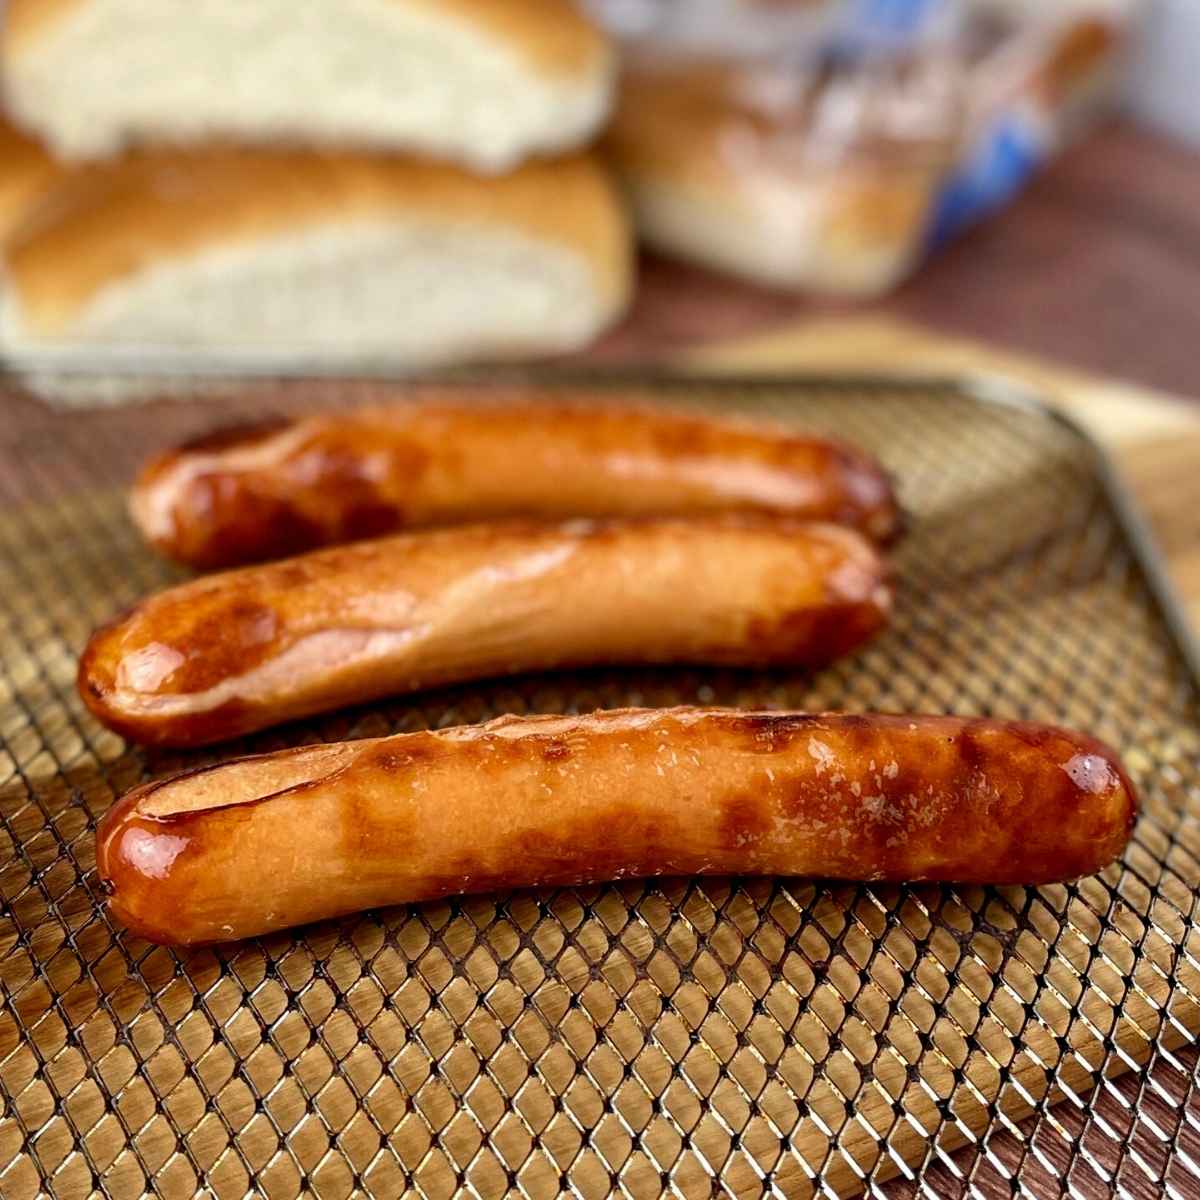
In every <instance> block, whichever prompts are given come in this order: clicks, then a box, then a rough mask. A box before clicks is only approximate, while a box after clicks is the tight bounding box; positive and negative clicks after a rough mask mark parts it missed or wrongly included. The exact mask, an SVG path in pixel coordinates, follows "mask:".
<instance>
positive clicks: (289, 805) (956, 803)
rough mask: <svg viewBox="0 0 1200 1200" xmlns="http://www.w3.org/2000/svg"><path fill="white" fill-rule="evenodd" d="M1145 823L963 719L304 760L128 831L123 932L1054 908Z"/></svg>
mask: <svg viewBox="0 0 1200 1200" xmlns="http://www.w3.org/2000/svg"><path fill="white" fill-rule="evenodd" d="M1136 810H1137V798H1136V795H1135V793H1134V790H1133V788H1132V786H1131V784H1130V783H1129V781H1128V779H1127V778H1126V776H1125V774H1124V772H1123V771H1122V769H1121V766H1120V764H1119V762H1118V761H1117V758H1116V756H1115V755H1114V754H1113V752H1112V751H1111V750H1110V749H1108V748H1107V747H1106V746H1104V745H1103V744H1102V743H1100V742H1097V741H1096V740H1095V739H1093V738H1090V737H1086V736H1084V735H1082V734H1077V733H1070V732H1066V731H1064V730H1060V729H1055V728H1053V727H1050V726H1044V725H1032V724H1026V723H1020V722H1003V721H992V720H973V719H963V718H957V717H904V716H848V715H843V714H837V715H811V714H807V715H806V714H797V713H775V712H770V713H768V712H740V711H733V710H729V709H703V708H699V709H697V708H676V709H663V710H649V709H625V710H617V711H608V712H597V713H594V714H592V715H590V716H573V717H524V718H522V717H502V718H500V719H499V720H496V721H492V722H490V723H488V724H486V725H481V726H464V727H460V728H456V729H444V730H439V731H436V732H427V733H404V734H398V735H396V736H394V737H390V738H380V739H372V740H367V741H358V742H343V743H334V744H330V745H323V746H309V747H302V748H300V749H295V750H287V751H283V752H281V753H277V754H270V755H263V756H259V757H255V758H245V759H240V760H236V761H233V762H229V763H225V764H223V765H219V766H213V767H205V768H201V769H199V770H196V771H192V772H189V773H186V774H184V775H181V776H178V777H176V778H174V779H169V780H166V781H163V782H158V783H151V784H148V785H146V786H144V787H141V788H138V789H137V790H135V791H133V792H131V793H130V794H129V795H127V796H125V797H124V798H123V799H122V800H121V801H120V802H118V804H117V805H116V806H115V807H114V808H113V809H112V810H110V812H109V813H108V814H107V816H106V817H105V818H104V820H103V821H102V823H101V826H100V830H99V832H98V835H97V842H98V844H97V864H98V867H99V872H100V875H101V877H102V879H103V880H104V881H105V885H106V888H107V890H108V892H109V895H110V899H109V906H110V911H111V912H112V914H113V916H114V917H116V918H117V919H118V920H120V921H121V922H123V923H124V924H125V925H127V926H128V927H129V928H130V929H131V930H133V931H135V932H136V933H139V934H142V935H144V936H146V937H148V938H151V939H152V940H154V941H159V942H168V943H175V944H184V945H186V944H194V943H202V942H212V941H225V940H231V939H237V938H244V937H250V936H253V935H256V934H262V933H266V932H269V931H271V930H276V929H282V928H285V927H287V926H292V925H299V924H304V923H307V922H310V921H316V920H320V919H324V918H328V917H334V916H338V915H341V914H345V913H350V912H355V911H358V910H361V909H366V908H377V907H382V906H385V905H391V904H400V903H406V902H410V901H421V900H430V899H434V898H438V897H443V896H449V895H454V894H458V893H463V892H485V891H486V892H490V891H495V890H500V889H506V888H514V887H539V886H571V885H577V884H585V883H596V882H600V881H605V880H614V879H623V878H637V877H650V876H659V875H710V874H719V875H729V874H752V875H804V876H824V877H830V878H835V879H851V880H891V881H901V880H954V881H959V882H967V883H997V884H1039V883H1046V882H1049V881H1054V880H1061V879H1070V878H1074V877H1077V876H1081V875H1088V874H1091V873H1093V872H1095V871H1098V870H1100V869H1101V868H1102V867H1104V866H1106V865H1107V864H1108V863H1109V862H1111V861H1112V860H1113V859H1114V858H1115V857H1116V856H1117V855H1119V854H1120V852H1121V850H1122V848H1123V847H1124V845H1125V843H1126V841H1127V839H1128V837H1129V834H1130V830H1131V827H1132V824H1133V820H1134V816H1135V814H1136Z"/></svg>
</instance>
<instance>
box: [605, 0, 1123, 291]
mask: <svg viewBox="0 0 1200 1200" xmlns="http://www.w3.org/2000/svg"><path fill="white" fill-rule="evenodd" d="M597 2H598V3H600V5H601V6H602V8H604V9H605V10H606V13H605V14H604V15H605V17H606V19H607V20H609V21H610V23H614V22H615V27H616V28H617V29H618V32H619V33H620V34H621V35H622V37H623V38H624V39H625V46H626V61H625V68H624V77H623V83H622V95H621V103H620V105H619V110H618V114H617V117H616V120H615V122H614V124H613V127H612V129H611V130H610V133H609V135H608V138H607V147H608V150H609V153H610V154H611V156H612V158H613V161H614V162H615V163H616V165H617V168H618V170H619V171H620V173H621V175H622V177H623V179H624V182H625V184H626V187H627V190H628V192H629V194H630V197H631V199H632V202H633V204H634V208H635V212H636V215H637V221H638V226H639V231H640V233H641V236H642V238H643V240H644V241H645V242H646V243H647V244H648V245H650V246H652V247H654V248H655V249H657V250H659V251H661V252H663V253H666V254H668V255H674V256H676V257H679V258H683V259H687V260H689V261H693V262H698V263H700V264H702V265H707V266H710V267H714V268H717V269H719V270H723V271H726V272H729V273H731V274H734V275H738V276H742V277H744V278H748V279H751V280H754V281H757V282H761V283H766V284H770V285H774V286H781V287H786V288H796V289H815V290H818V291H825V292H833V293H844V294H850V295H873V294H878V293H880V292H883V291H885V290H887V289H888V288H890V287H892V286H893V285H894V284H896V283H897V282H898V281H900V280H901V279H903V278H904V277H905V276H906V275H907V274H908V273H909V272H910V271H911V270H912V269H913V268H914V266H915V265H916V264H917V263H919V262H920V261H921V259H922V258H923V257H924V255H925V253H926V251H927V249H928V248H929V246H930V245H931V243H932V242H933V241H934V240H944V239H945V238H946V237H948V236H950V234H951V233H953V232H955V231H957V230H958V229H960V228H962V227H963V225H965V224H967V223H969V222H970V221H971V220H973V219H975V218H977V217H978V216H979V215H980V214H981V213H983V212H986V211H988V210H989V209H990V208H992V207H995V206H996V205H997V204H999V203H1002V202H1003V201H1004V200H1006V199H1007V198H1008V197H1009V196H1010V195H1011V194H1012V193H1013V192H1014V191H1015V190H1016V188H1017V187H1018V186H1019V184H1020V183H1021V182H1023V181H1024V179H1025V178H1027V177H1028V175H1029V174H1030V173H1031V172H1032V170H1033V169H1035V167H1036V166H1037V165H1038V164H1039V163H1040V162H1042V161H1044V160H1045V158H1046V157H1048V156H1049V154H1051V153H1052V152H1053V150H1054V149H1055V148H1056V147H1057V145H1058V144H1059V133H1060V131H1059V128H1058V124H1059V114H1060V111H1061V110H1062V109H1063V108H1064V107H1065V102H1066V99H1067V97H1068V94H1069V93H1070V94H1073V93H1077V92H1078V91H1079V90H1080V89H1079V87H1078V84H1079V78H1082V77H1083V76H1086V75H1087V74H1088V73H1089V71H1090V70H1091V67H1090V66H1088V60H1096V61H1099V62H1105V61H1107V60H1108V59H1109V58H1110V57H1111V52H1112V49H1113V48H1114V46H1115V44H1116V41H1117V38H1116V37H1115V35H1114V34H1109V33H1108V32H1107V31H1108V30H1109V29H1110V28H1114V29H1115V27H1116V22H1115V21H1114V20H1113V19H1112V17H1111V15H1108V16H1101V17H1099V18H1097V17H1096V16H1095V14H1094V13H1093V12H1092V11H1091V9H1084V8H1082V7H1079V8H1076V7H1075V6H1071V11H1069V12H1063V13H1060V14H1059V15H1058V16H1055V17H1054V18H1053V19H1050V18H1049V17H1047V16H1046V15H1045V14H1044V10H1036V6H1033V5H1030V6H1029V8H1030V10H1031V12H1030V13H1027V12H1025V11H1024V10H1023V9H1020V7H1019V6H1018V8H1017V9H1014V7H1013V6H1011V5H1006V4H1000V3H996V4H991V5H989V4H984V3H982V2H978V0H977V2H975V3H963V2H961V0H959V2H952V0H848V2H846V3H842V4H826V5H813V4H804V3H787V2H782V3H762V2H760V3H747V2H746V0H742V2H741V3H737V2H735V0H693V2H687V0H675V2H674V3H672V2H670V0H658V2H654V0H629V2H628V3H626V4H625V5H624V7H623V8H622V7H621V4H620V0H597ZM1107 7H1109V8H1112V7H1113V6H1111V5H1109V6H1107ZM618 8H621V11H620V12H617V11H616V10H617V9H618ZM1034 10H1036V11H1034ZM1037 11H1042V12H1043V15H1042V16H1038V15H1037ZM687 13H690V14H692V16H693V17H694V18H697V19H694V20H692V21H690V22H689V21H688V20H686V19H685V14H687ZM700 13H702V14H703V19H699V18H698V17H697V14H700ZM1014 14H1015V15H1014ZM1098 29H1103V30H1104V31H1105V33H1104V35H1103V36H1098V35H1097V32H1096V31H1097V30H1098ZM1089 30H1090V32H1088V31H1089ZM1093 65H1094V64H1093ZM1085 68H1086V69H1085ZM1073 74H1074V75H1075V76H1077V77H1079V78H1075V79H1074V80H1073V81H1072V80H1071V79H1070V78H1069V77H1070V76H1072V75H1073Z"/></svg>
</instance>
